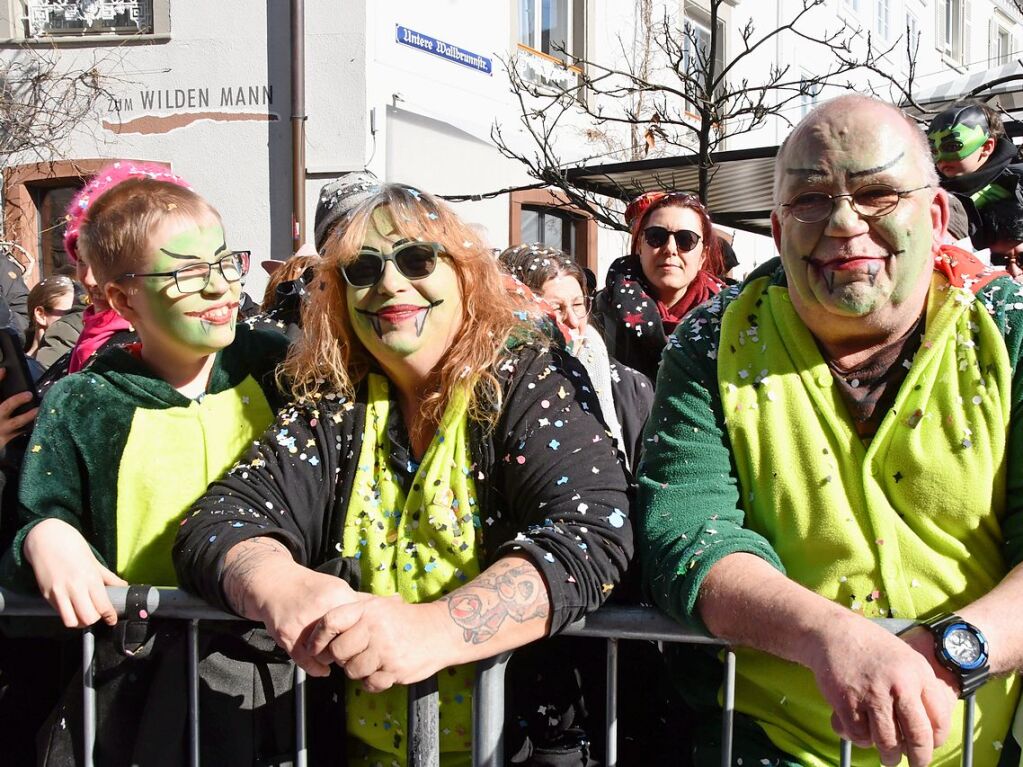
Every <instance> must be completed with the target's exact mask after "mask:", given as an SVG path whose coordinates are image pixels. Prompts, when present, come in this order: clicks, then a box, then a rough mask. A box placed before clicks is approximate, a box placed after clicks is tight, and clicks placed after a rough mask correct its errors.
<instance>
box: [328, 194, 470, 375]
mask: <svg viewBox="0 0 1023 767" xmlns="http://www.w3.org/2000/svg"><path fill="white" fill-rule="evenodd" d="M408 241H409V240H408V238H407V237H406V236H405V235H403V234H401V233H400V232H398V231H397V229H396V227H395V226H394V222H393V220H392V219H391V214H390V211H389V210H388V209H387V208H378V209H377V210H376V211H375V212H374V214H373V219H372V223H371V226H370V228H369V231H368V232H367V233H366V237H365V240H364V242H363V248H364V249H367V250H375V251H377V252H379V253H382V254H387V253H391V252H392V251H393V250H394V249H395V248H396V247H398V246H400V245H402V244H404V243H405V242H408ZM345 290H346V295H347V303H348V316H349V318H350V320H351V322H352V327H353V328H354V329H355V334H356V336H357V337H358V339H359V341H360V342H362V344H363V346H365V347H366V350H367V351H368V352H369V353H370V354H371V355H372V356H373V357H374V358H376V359H377V361H378V362H381V363H382V364H383V365H384V366H385V367H388V362H396V361H398V360H402V361H404V362H407V363H409V364H414V365H415V366H416V367H417V368H419V369H431V368H432V366H433V365H434V364H436V361H437V360H439V359H440V358H441V357H442V356H443V354H444V352H446V351H447V349H448V347H449V346H450V345H451V343H452V342H453V340H454V338H455V336H456V335H457V332H458V329H459V328H460V327H461V323H462V291H461V286H460V284H459V281H458V275H457V273H456V272H455V269H454V267H453V265H452V263H451V260H450V258H448V257H446V256H441V257H440V258H439V259H438V260H437V265H436V266H435V267H434V270H433V272H432V273H431V274H430V275H429V276H427V277H424V278H422V279H418V280H410V279H408V278H407V277H405V276H404V275H403V274H402V273H401V272H400V271H398V269H397V267H396V266H395V264H394V263H393V262H387V263H386V264H385V266H384V273H383V274H382V275H381V276H380V279H379V280H378V281H377V282H376V284H375V285H372V286H370V287H368V288H353V287H352V286H351V285H346V287H345ZM391 367H392V368H393V367H394V366H393V365H391Z"/></svg>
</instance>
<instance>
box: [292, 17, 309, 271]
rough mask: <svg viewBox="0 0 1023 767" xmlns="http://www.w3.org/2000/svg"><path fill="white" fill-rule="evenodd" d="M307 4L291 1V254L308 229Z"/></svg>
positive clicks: (304, 237) (298, 245)
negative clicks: (306, 150)
mask: <svg viewBox="0 0 1023 767" xmlns="http://www.w3.org/2000/svg"><path fill="white" fill-rule="evenodd" d="M305 120H306V114H305V2H304V0H291V200H292V210H291V227H292V228H291V239H292V253H294V252H295V251H296V250H298V249H299V248H300V247H301V246H302V243H303V242H305V240H306V229H305Z"/></svg>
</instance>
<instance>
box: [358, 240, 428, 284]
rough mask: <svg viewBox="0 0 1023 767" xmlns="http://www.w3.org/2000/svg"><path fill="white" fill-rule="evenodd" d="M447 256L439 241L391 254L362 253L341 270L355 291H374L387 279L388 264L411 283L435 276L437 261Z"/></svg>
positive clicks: (413, 244)
mask: <svg viewBox="0 0 1023 767" xmlns="http://www.w3.org/2000/svg"><path fill="white" fill-rule="evenodd" d="M443 255H446V254H445V253H444V248H443V246H442V245H441V244H440V243H438V242H410V243H407V244H405V245H399V246H398V247H397V248H395V249H394V250H392V251H391V252H390V253H378V252H377V251H375V250H362V251H359V254H358V255H357V256H356V257H355V260H354V261H352V263H350V264H346V265H345V266H342V267H341V273H342V274H343V275H344V278H345V281H346V282H347V283H348V284H349V285H351V286H352V287H353V288H371V287H373V286H374V285H376V284H377V283H378V282H379V281H380V278H381V277H383V276H384V269H385V268H386V267H387V262H388V261H393V262H394V266H395V267H396V268H397V270H398V271H399V272H400V273H401V274H402V275H404V277H405V278H406V279H408V280H421V279H423V278H424V277H429V276H430V275H431V274H433V270H434V268H435V267H436V266H437V259H438V258H439V257H440V256H443Z"/></svg>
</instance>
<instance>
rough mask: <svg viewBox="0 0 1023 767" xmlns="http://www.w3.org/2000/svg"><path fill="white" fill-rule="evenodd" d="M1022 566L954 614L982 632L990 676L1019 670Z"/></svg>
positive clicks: (1022, 665) (1022, 652) (1022, 639)
mask: <svg viewBox="0 0 1023 767" xmlns="http://www.w3.org/2000/svg"><path fill="white" fill-rule="evenodd" d="M1021 596H1023V565H1017V566H1016V567H1014V568H1013V569H1012V570H1010V571H1009V573H1008V575H1006V576H1005V577H1004V578H1003V579H1002V581H1001V583H999V584H998V585H997V586H995V587H994V588H993V589H991V591H989V592H988V593H987V594H985V595H984V596H982V597H981V598H980V599H978V600H977V601H975V602H973V603H971V604H969V605H967V606H966V607H963V608H962V609H960V610H957V611H956V614H957V615H959V616H960V617H961V618H962V619H963V620H966V621H969V622H970V623H972V624H973V625H975V626H977V628H979V629H980V630H981V632H983V634H984V636H985V637H986V638H987V640H988V645H989V647H990V651H991V660H990V664H991V673H993V674H1007V673H1010V672H1013V671H1017V670H1019V669H1020V668H1023V611H1020V609H1019V604H1020V598H1021Z"/></svg>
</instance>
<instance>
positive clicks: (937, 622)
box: [922, 613, 991, 698]
mask: <svg viewBox="0 0 1023 767" xmlns="http://www.w3.org/2000/svg"><path fill="white" fill-rule="evenodd" d="M955 623H961V624H963V625H964V626H966V627H968V628H969V629H971V630H972V631H974V632H975V633H976V634H977V636H978V638H979V639H980V640H981V642H982V644H983V646H984V653H985V655H987V640H985V639H984V634H983V633H981V631H980V629H978V628H977V627H976V626H974V625H973V624H972V623H969V622H968V621H965V620H963V619H962V618H960V617H959V616H958V615H956V614H955V613H942V614H940V615H936V616H934V617H933V618H931V619H929V620H926V621H924V622H923V624H922V625H924V626H926V627H927V629H928V631H930V632H931V635H932V636H933V637H934V654H935V656H936V657H937V659H938V662H939V663H941V665H942V666H944V667H945V668H947V669H948V670H949V671H951V672H952V673H953V674H955V675H956V677H957V678H958V679H959V697H960V698H966V697H969V696H970V695H972V694H973V693H975V692H976V691H977V690H978V689H980V687H981V686H982V685H983V684H984V683H985V682H986V681H987V680H988V677H990V676H991V671H990V668H989V667H988V662H987V658H985V660H984V663H983V664H982V665H980V666H978V667H977V668H972V669H966V668H963V667H962V666H960V665H959V664H957V663H956V662H955V661H953V660H952V659H950V658H949V657H948V655H947V653H946V652H945V648H944V647H943V646H942V640H943V639H944V636H945V629H947V628H948V627H949V626H951V625H953V624H955Z"/></svg>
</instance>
